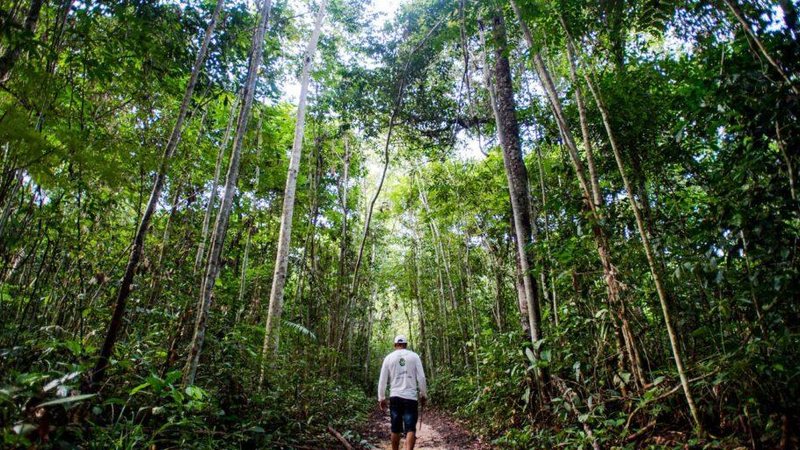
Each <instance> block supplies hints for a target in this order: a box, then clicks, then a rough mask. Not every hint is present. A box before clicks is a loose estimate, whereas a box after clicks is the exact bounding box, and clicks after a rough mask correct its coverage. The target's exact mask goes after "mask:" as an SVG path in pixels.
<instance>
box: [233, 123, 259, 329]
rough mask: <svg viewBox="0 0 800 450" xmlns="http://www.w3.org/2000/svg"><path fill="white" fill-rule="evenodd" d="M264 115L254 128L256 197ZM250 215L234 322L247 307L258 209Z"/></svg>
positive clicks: (256, 194) (254, 188) (254, 186)
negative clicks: (245, 297)
mask: <svg viewBox="0 0 800 450" xmlns="http://www.w3.org/2000/svg"><path fill="white" fill-rule="evenodd" d="M263 120H264V115H263V114H260V115H259V117H258V125H257V128H256V171H255V174H254V175H255V179H256V180H255V183H254V184H253V193H254V196H255V197H256V198H258V185H259V180H261V167H260V166H259V165H258V164H260V162H261V128H262V125H263ZM250 214H251V215H250V217H249V218H248V220H247V221H246V224H247V238H246V239H245V244H244V255H243V256H242V273H241V275H240V277H239V298H238V301H237V302H236V307H237V308H238V312H237V313H236V322H239V317H240V316H241V314H242V313H243V312H244V311H245V309H246V308H247V307H246V306H245V302H244V293H245V291H247V267H248V261H249V259H250V242H252V240H253V233H254V232H255V230H256V227H255V219H256V218H255V217H254V216H255V215H256V214H258V211H253V212H251V213H250Z"/></svg>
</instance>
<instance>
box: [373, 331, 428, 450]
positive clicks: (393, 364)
mask: <svg viewBox="0 0 800 450" xmlns="http://www.w3.org/2000/svg"><path fill="white" fill-rule="evenodd" d="M406 347H408V340H407V339H406V337H405V336H403V335H402V334H399V335H397V337H395V338H394V351H393V352H392V353H389V354H388V355H387V356H386V358H384V360H383V366H382V367H381V376H380V379H379V380H378V402H379V404H380V407H381V410H382V411H385V410H386V384H387V382H388V383H389V415H390V416H391V418H392V419H391V420H392V450H399V449H400V433H403V432H405V434H406V450H414V444H415V443H416V441H417V436H416V433H417V418H418V417H419V411H418V408H417V385H419V403H420V404H422V406H423V407H424V406H425V403H426V402H427V400H428V398H427V397H428V386H427V385H426V384H425V371H423V370H422V361H420V359H419V356H418V355H417V354H416V353H414V352H412V351H411V350H407V349H406Z"/></svg>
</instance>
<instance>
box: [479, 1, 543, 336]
mask: <svg viewBox="0 0 800 450" xmlns="http://www.w3.org/2000/svg"><path fill="white" fill-rule="evenodd" d="M492 34H493V37H494V40H495V62H494V67H493V69H492V71H493V76H494V89H493V90H492V89H491V88H490V93H491V94H492V95H491V97H492V107H493V108H492V109H493V111H494V115H495V121H496V122H497V135H498V138H499V140H500V145H501V147H502V149H503V165H504V166H505V171H506V177H507V180H508V190H509V195H510V197H511V213H512V217H513V221H514V230H515V234H516V241H517V242H516V244H517V254H518V255H519V260H520V270H521V272H522V279H523V283H524V287H525V299H526V304H527V307H528V321H529V322H530V327H531V340H532V341H533V342H534V343H535V342H537V341H539V340H541V339H542V330H541V313H540V309H539V298H538V292H537V290H538V288H537V286H536V279H535V278H534V277H533V276H532V275H531V258H530V255H529V252H528V248H529V246H530V244H531V232H532V231H531V217H530V211H531V208H530V193H529V191H528V171H527V168H526V167H525V162H524V161H523V159H522V145H521V143H520V137H519V123H518V122H517V115H516V104H515V101H514V87H513V83H512V80H511V67H510V64H509V61H508V56H506V54H507V52H508V45H507V42H506V30H505V21H504V19H503V17H502V15H501V13H500V12H499V11H497V12H496V13H495V14H494V16H493V19H492Z"/></svg>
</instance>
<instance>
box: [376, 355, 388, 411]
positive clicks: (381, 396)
mask: <svg viewBox="0 0 800 450" xmlns="http://www.w3.org/2000/svg"><path fill="white" fill-rule="evenodd" d="M388 381H389V366H387V365H386V359H384V360H383V365H381V376H380V378H378V401H379V402H383V401H385V400H386V383H387V382H388Z"/></svg>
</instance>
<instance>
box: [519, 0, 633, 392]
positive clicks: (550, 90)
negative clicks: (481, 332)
mask: <svg viewBox="0 0 800 450" xmlns="http://www.w3.org/2000/svg"><path fill="white" fill-rule="evenodd" d="M511 6H512V8H513V9H514V12H515V14H516V16H517V19H518V21H519V24H520V27H521V28H522V32H523V36H524V37H525V40H526V42H527V44H528V47H529V48H530V49H531V51H533V49H534V48H535V46H534V41H533V35H532V33H531V31H530V29H529V28H528V26H527V24H526V23H525V21H524V20H523V19H522V15H521V14H520V11H519V8H518V7H517V4H516V1H515V0H511ZM562 25H565V23H564V22H563V20H562ZM565 31H566V28H565ZM567 38H568V39H569V35H568V36H567ZM568 53H569V49H568ZM533 63H534V67H535V69H536V72H537V75H538V77H539V80H540V81H541V83H542V86H543V87H544V91H545V94H546V95H547V98H548V101H549V103H550V107H551V109H552V111H553V115H554V117H555V119H556V123H557V124H558V128H559V131H560V133H561V136H562V138H563V140H564V143H565V144H566V147H567V153H568V154H569V157H570V160H571V162H572V165H573V168H574V169H575V174H576V175H577V178H578V184H579V186H580V189H581V193H582V196H583V200H584V204H585V206H586V209H587V210H588V213H589V214H590V217H591V222H592V223H591V229H592V232H593V235H594V237H595V243H596V246H597V252H598V256H599V257H600V262H601V265H602V267H603V275H604V279H605V282H606V286H607V293H608V302H609V305H610V307H611V308H613V309H614V310H615V311H616V315H617V318H618V322H615V324H617V325H616V326H621V327H622V328H623V330H622V333H621V334H618V336H622V337H624V338H625V339H624V345H620V351H622V349H623V348H624V349H625V353H624V354H620V358H622V359H621V364H622V366H624V359H625V357H626V355H627V359H628V362H629V371H630V373H631V374H633V378H634V381H635V383H636V385H637V387H638V388H641V387H642V386H644V384H645V381H644V374H643V371H642V370H641V362H640V359H639V357H638V350H637V348H636V343H635V341H634V340H633V332H632V331H631V330H630V322H629V321H628V319H627V312H626V308H625V305H624V303H623V302H622V300H621V299H620V292H621V291H622V284H621V283H620V282H619V278H618V273H617V270H616V267H615V266H614V264H613V262H612V259H611V252H610V245H609V242H608V237H607V235H606V232H605V230H603V228H602V227H601V226H600V222H601V221H602V220H601V219H602V215H601V211H602V206H603V198H602V196H601V195H599V193H600V192H599V185H598V182H597V179H596V176H597V173H596V171H595V173H594V175H593V178H592V179H591V183H590V182H588V181H587V179H586V171H585V169H584V167H583V162H582V161H581V158H580V156H579V154H578V147H577V145H576V144H575V140H574V138H573V135H572V132H571V131H570V128H569V125H568V123H567V121H566V118H565V116H564V112H563V108H562V106H561V100H560V99H559V98H558V94H557V92H556V89H555V83H553V79H552V77H551V76H550V72H549V70H548V69H547V66H546V65H545V63H544V59H543V58H542V56H541V54H540V53H539V52H535V53H534V55H533ZM576 86H577V85H576ZM579 114H580V112H579ZM582 120H585V117H584V118H583V119H582ZM587 131H588V129H587ZM586 137H587V138H588V134H587V136H586ZM587 142H588V141H587ZM589 148H591V143H590V142H588V147H587V149H589ZM590 176H592V174H591V172H590ZM589 186H593V188H592V189H593V191H595V192H596V194H595V192H593V191H590V188H589ZM594 186H597V187H596V188H595V187H594ZM620 344H623V343H620Z"/></svg>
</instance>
